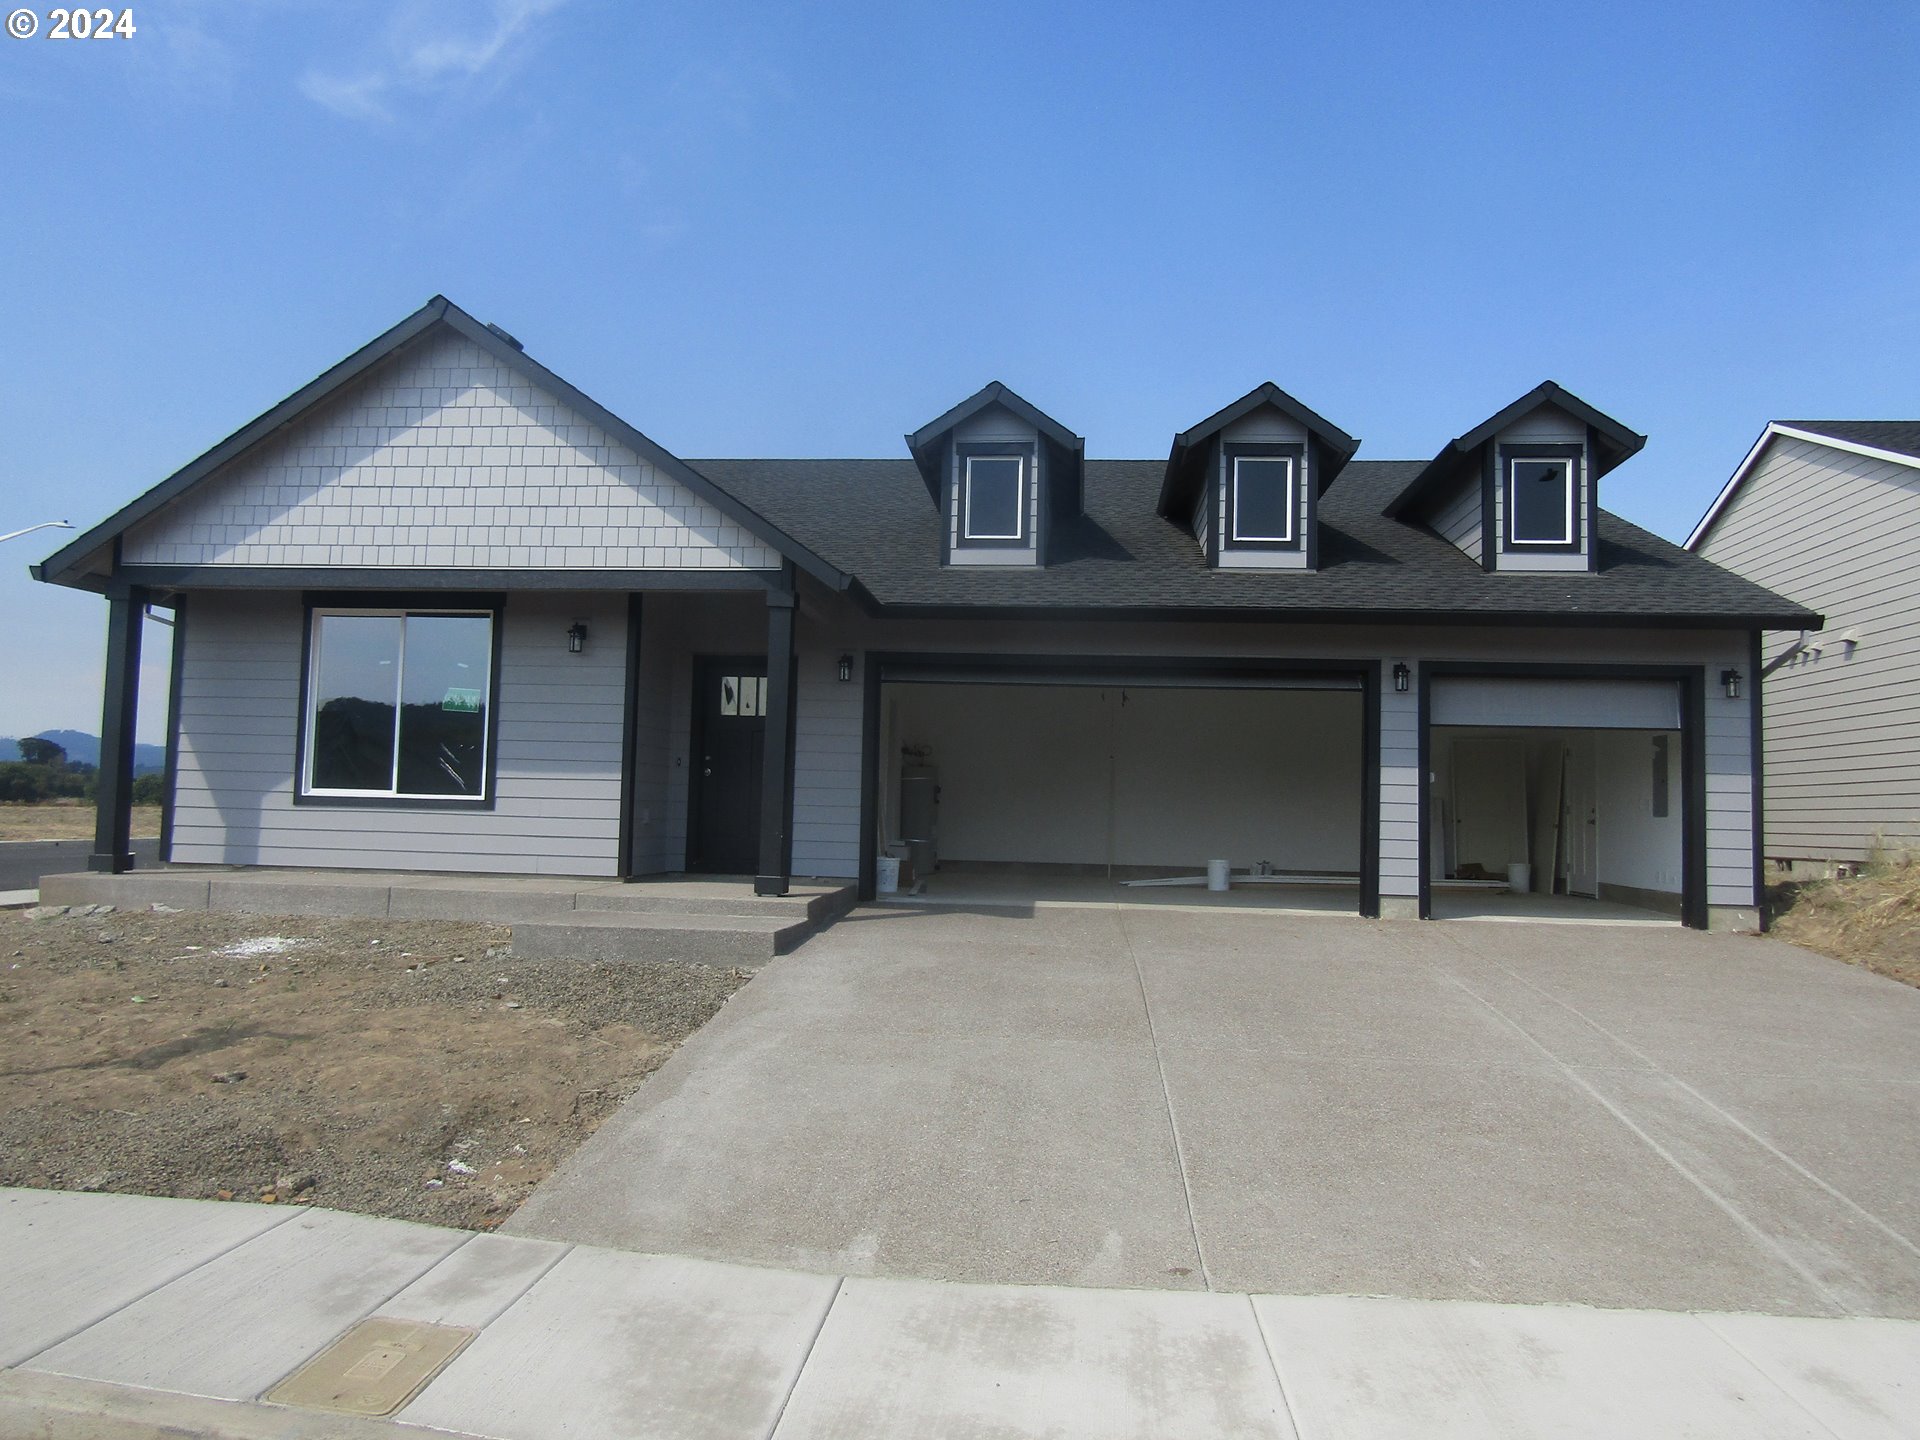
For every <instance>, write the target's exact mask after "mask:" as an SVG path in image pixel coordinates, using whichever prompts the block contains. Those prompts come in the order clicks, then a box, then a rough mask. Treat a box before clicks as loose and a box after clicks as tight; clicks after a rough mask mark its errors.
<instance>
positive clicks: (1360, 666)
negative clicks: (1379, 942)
mask: <svg viewBox="0 0 1920 1440" xmlns="http://www.w3.org/2000/svg"><path fill="white" fill-rule="evenodd" d="M862 663H863V667H864V676H863V678H864V682H865V684H864V693H863V695H862V697H861V699H862V706H861V719H860V875H859V882H858V883H859V891H858V893H859V896H860V898H861V899H862V900H863V901H871V900H872V899H873V898H874V873H873V871H874V861H875V859H876V858H877V856H878V854H879V843H880V823H879V822H880V816H879V787H878V784H877V777H878V772H879V766H880V698H881V687H882V686H884V685H887V684H890V683H894V682H900V681H904V682H909V683H921V684H927V683H935V684H938V683H948V684H1010V685H1099V686H1108V687H1121V686H1128V685H1131V686H1135V687H1142V686H1154V685H1160V686H1166V685H1172V686H1186V687H1191V688H1194V689H1239V688H1268V689H1288V688H1306V689H1315V690H1329V689H1331V690H1342V691H1348V692H1352V693H1357V694H1358V695H1359V696H1360V706H1361V731H1360V734H1361V754H1360V796H1359V800H1360V901H1359V913H1360V914H1362V915H1366V916H1369V917H1375V916H1378V915H1379V913H1380V786H1379V784H1378V778H1379V774H1380V692H1379V686H1380V664H1379V662H1378V661H1370V660H1346V659H1332V660H1280V659H1263V658H1258V657H1253V658H1248V657H1241V656H1226V657H1202V656H1189V655H1178V656H1113V657H1087V656H1078V655H981V654H963V653H946V652H941V651H892V650H870V651H868V652H867V653H866V654H865V656H864V657H863V660H862ZM996 677H997V678H996ZM1290 680H1291V681H1294V682H1296V683H1295V684H1293V685H1289V684H1288V682H1289V681H1290ZM1302 682H1304V683H1302ZM1339 682H1346V683H1339Z"/></svg>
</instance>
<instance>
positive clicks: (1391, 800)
mask: <svg viewBox="0 0 1920 1440" xmlns="http://www.w3.org/2000/svg"><path fill="white" fill-rule="evenodd" d="M1393 665H1394V662H1393V661H1392V660H1383V661H1382V662H1381V663H1380V893H1381V894H1382V895H1383V896H1384V895H1398V896H1406V897H1414V896H1418V895H1419V893H1420V672H1419V668H1418V666H1417V665H1410V666H1409V668H1410V669H1412V670H1413V678H1412V679H1411V680H1410V681H1409V682H1408V684H1407V692H1406V694H1404V695H1403V694H1401V693H1400V692H1399V691H1397V690H1395V689H1394V688H1393Z"/></svg>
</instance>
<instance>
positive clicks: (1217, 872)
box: [1207, 860, 1229, 890]
mask: <svg viewBox="0 0 1920 1440" xmlns="http://www.w3.org/2000/svg"><path fill="white" fill-rule="evenodd" d="M1228 871H1229V866H1228V863H1227V862H1226V861H1225V860H1209V861H1207V889H1209V890H1225V889H1226V888H1227V886H1228V883H1229V881H1228V879H1227V875H1228Z"/></svg>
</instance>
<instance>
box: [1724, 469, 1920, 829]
mask: <svg viewBox="0 0 1920 1440" xmlns="http://www.w3.org/2000/svg"><path fill="white" fill-rule="evenodd" d="M1699 550H1700V553H1701V554H1702V555H1704V556H1705V557H1706V558H1707V559H1709V560H1712V561H1713V562H1715V563H1716V564H1719V565H1724V566H1725V567H1726V568H1728V569H1729V570H1733V571H1735V572H1736V573H1738V574H1741V575H1744V576H1746V577H1747V578H1748V579H1750V580H1754V581H1756V582H1758V583H1759V584H1761V585H1764V586H1766V587H1767V588H1768V589H1770V590H1774V591H1776V592H1778V593H1779V594H1781V595H1784V596H1785V597H1787V598H1788V599H1790V600H1792V601H1795V602H1796V603H1798V604H1801V605H1805V606H1807V607H1808V608H1810V609H1813V610H1817V611H1820V612H1821V613H1822V614H1824V615H1825V616H1826V625H1827V628H1826V631H1825V632H1824V633H1825V637H1827V638H1825V639H1824V640H1823V641H1822V642H1820V643H1819V644H1818V646H1817V648H1816V647H1812V646H1810V647H1809V652H1808V653H1807V654H1805V655H1803V656H1802V657H1801V658H1798V659H1795V660H1791V661H1789V662H1788V663H1787V664H1785V665H1783V666H1782V667H1781V668H1780V669H1779V670H1776V671H1775V672H1774V673H1773V674H1771V675H1769V676H1768V677H1767V678H1766V680H1765V681H1764V683H1763V691H1762V695H1763V700H1764V705H1765V714H1766V721H1765V740H1766V767H1767V768H1766V832H1767V833H1766V847H1765V848H1766V853H1767V854H1768V855H1769V856H1772V857H1776V858H1781V859H1789V860H1828V859H1831V860H1844V861H1863V860H1866V859H1869V858H1870V857H1871V856H1872V855H1873V854H1874V852H1875V851H1876V850H1877V849H1889V850H1895V851H1899V850H1909V849H1912V848H1915V847H1916V846H1920V700H1916V699H1915V696H1916V694H1917V693H1920V470H1917V469H1915V468H1913V467H1911V466H1906V465H1899V464H1895V463H1893V462H1891V461H1886V460H1877V459H1873V458H1871V457H1869V456H1864V455H1852V454H1849V453H1847V452H1845V451H1840V450H1834V449H1831V448H1829V447H1827V446H1825V445H1818V444H1814V443H1812V442H1809V441H1804V440H1798V439H1794V438H1792V437H1790V436H1777V437H1775V438H1774V439H1773V440H1772V441H1771V442H1770V443H1769V445H1768V447H1767V449H1766V451H1765V452H1764V453H1763V454H1762V455H1761V457H1760V459H1759V460H1758V461H1757V462H1756V463H1755V465H1754V467H1753V468H1752V469H1751V470H1750V471H1749V472H1748V473H1747V476H1746V479H1745V481H1744V482H1743V483H1742V485H1741V486H1740V488H1739V489H1738V490H1737V491H1736V492H1735V494H1734V495H1733V497H1732V498H1731V499H1730V500H1729V501H1728V503H1727V505H1726V507H1725V508H1724V509H1723V510H1722V511H1721V513H1720V516H1719V518H1718V519H1717V520H1716V521H1715V522H1714V525H1713V527H1712V529H1711V530H1710V531H1709V532H1708V534H1707V536H1706V538H1705V539H1704V540H1703V541H1702V542H1701V544H1700V547H1699ZM1848 635H1850V636H1851V637H1852V638H1853V640H1854V641H1855V642H1856V643H1854V644H1846V643H1842V640H1841V637H1843V636H1848ZM1797 638H1798V636H1797V634H1795V633H1790V632H1775V633H1770V634H1768V635H1767V637H1766V644H1765V647H1764V653H1765V655H1766V658H1767V660H1768V661H1769V662H1771V661H1772V660H1773V659H1774V658H1775V657H1776V656H1778V655H1780V653H1781V652H1782V651H1783V650H1785V649H1786V648H1787V647H1788V646H1789V645H1790V644H1792V643H1793V642H1794V641H1795V640H1796V639H1797ZM1742 668H1743V669H1744V668H1745V667H1744V666H1743V667H1742Z"/></svg>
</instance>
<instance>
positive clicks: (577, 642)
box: [567, 620, 587, 655]
mask: <svg viewBox="0 0 1920 1440" xmlns="http://www.w3.org/2000/svg"><path fill="white" fill-rule="evenodd" d="M586 648H587V622H586V621H584V620H576V621H574V622H573V624H571V625H569V626H568V627H567V652H568V653H569V654H572V655H578V654H579V653H580V652H581V651H582V650H584V649H586Z"/></svg>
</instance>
